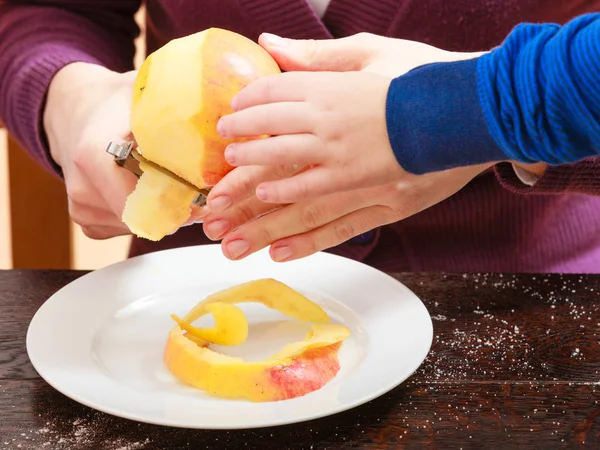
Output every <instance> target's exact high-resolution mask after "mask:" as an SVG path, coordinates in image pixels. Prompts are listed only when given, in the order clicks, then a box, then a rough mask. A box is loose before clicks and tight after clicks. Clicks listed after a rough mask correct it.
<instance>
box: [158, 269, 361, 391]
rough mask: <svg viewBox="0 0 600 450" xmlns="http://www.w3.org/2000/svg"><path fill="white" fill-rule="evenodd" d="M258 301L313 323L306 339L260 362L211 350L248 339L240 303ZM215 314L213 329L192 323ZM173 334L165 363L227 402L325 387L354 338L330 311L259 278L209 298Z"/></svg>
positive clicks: (187, 379) (179, 377) (176, 373)
mask: <svg viewBox="0 0 600 450" xmlns="http://www.w3.org/2000/svg"><path fill="white" fill-rule="evenodd" d="M244 302H259V303H262V304H263V305H265V306H267V307H269V308H272V309H275V310H277V311H279V312H281V313H283V314H285V315H287V316H288V317H292V318H294V319H298V320H302V321H305V322H311V323H313V326H312V328H311V329H310V331H309V332H308V334H307V335H306V337H305V338H304V340H302V341H298V342H292V343H290V344H287V345H286V346H284V347H283V348H282V349H281V350H280V351H279V352H277V353H276V354H275V355H272V356H270V357H268V358H266V359H264V360H262V361H258V362H245V361H244V360H243V359H242V358H239V357H233V356H228V355H225V354H222V353H218V352H215V351H214V350H212V349H210V348H209V345H210V344H219V345H230V346H233V345H239V344H242V343H243V342H244V341H245V340H246V338H247V336H248V321H247V320H246V316H245V315H244V313H243V311H242V310H241V309H240V308H238V307H237V306H234V304H236V303H244ZM209 313H210V314H212V315H213V317H214V319H215V325H214V326H213V327H212V328H197V327H194V326H193V325H191V324H192V322H194V321H195V320H197V319H198V318H200V317H202V316H204V315H206V314H209ZM171 317H172V318H173V320H175V322H176V323H177V325H176V326H175V327H174V328H173V329H172V330H171V331H170V333H169V336H168V339H167V345H166V348H165V353H164V360H165V363H166V365H167V367H168V368H169V370H170V371H171V373H172V374H173V375H175V376H176V377H177V378H178V379H179V380H181V381H182V382H184V383H187V384H189V385H191V386H193V387H195V388H198V389H202V390H204V391H206V392H209V393H211V394H213V395H216V396H219V397H225V398H236V399H247V400H250V401H254V402H264V401H278V400H286V399H290V398H295V397H300V396H303V395H306V394H308V393H310V392H313V391H315V390H318V389H320V388H322V387H323V386H324V385H325V384H327V383H328V382H329V381H331V380H332V379H333V378H334V377H335V375H336V374H337V373H338V371H339V369H340V364H339V360H338V350H339V348H340V346H341V345H342V341H343V340H344V339H346V338H347V337H348V336H349V335H350V330H349V329H348V328H346V327H345V326H343V325H336V324H331V323H330V320H329V317H328V316H327V313H326V312H325V311H324V310H323V309H322V308H321V307H320V306H319V305H317V304H316V303H314V302H312V301H311V300H309V299H308V298H306V297H305V296H303V295H302V294H300V293H299V292H297V291H295V290H294V289H292V288H290V287H289V286H287V285H285V284H283V283H281V282H279V281H276V280H273V279H260V280H255V281H250V282H247V283H243V284H239V285H236V286H233V287H231V288H228V289H224V290H222V291H219V292H216V293H214V294H212V295H209V296H208V297H207V298H205V299H204V300H202V301H201V302H199V303H198V304H197V305H196V306H195V307H194V308H192V310H191V311H190V312H188V313H187V314H186V315H185V316H184V317H183V318H182V319H180V318H179V317H177V316H175V315H172V316H171Z"/></svg>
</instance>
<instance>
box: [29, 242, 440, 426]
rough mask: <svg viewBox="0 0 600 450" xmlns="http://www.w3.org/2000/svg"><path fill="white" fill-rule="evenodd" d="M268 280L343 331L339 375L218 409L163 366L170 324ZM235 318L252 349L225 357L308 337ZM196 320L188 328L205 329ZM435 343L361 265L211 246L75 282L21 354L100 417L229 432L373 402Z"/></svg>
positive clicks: (423, 320)
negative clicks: (300, 391)
mask: <svg viewBox="0 0 600 450" xmlns="http://www.w3.org/2000/svg"><path fill="white" fill-rule="evenodd" d="M266 277H271V278H275V279H277V280H279V281H281V282H283V283H286V284H288V285H289V286H291V287H292V288H294V289H297V290H299V291H300V292H302V293H304V294H305V295H307V296H308V297H309V298H310V299H311V300H313V301H315V302H316V303H318V304H320V305H321V306H322V307H323V308H324V309H325V310H326V311H327V313H328V314H329V316H330V317H331V318H332V321H333V322H337V323H342V324H344V325H346V326H347V327H349V328H350V331H351V333H352V334H351V336H350V337H349V338H347V339H346V341H344V343H343V345H342V348H341V349H340V352H339V357H340V365H341V369H340V371H339V373H338V374H337V376H336V377H335V378H334V379H333V380H331V381H330V382H329V383H328V384H327V385H325V386H324V387H323V388H321V389H320V390H318V391H315V392H312V393H310V394H308V395H306V396H303V397H299V398H295V399H291V400H285V401H279V402H268V403H253V402H249V401H244V400H224V399H220V398H215V397H211V396H210V395H208V394H206V393H204V392H203V391H200V390H197V389H193V388H190V387H188V386H184V385H183V384H181V383H180V382H179V381H178V380H177V379H176V378H175V377H174V376H172V375H171V373H170V372H169V371H168V369H167V368H166V367H165V365H164V364H163V361H162V357H163V349H164V345H165V341H166V337H167V333H168V332H169V330H170V329H171V328H172V327H173V325H174V322H173V321H172V319H171V318H170V317H169V314H170V313H176V314H178V315H179V316H182V315H183V314H185V313H186V312H187V311H188V310H189V309H190V308H191V307H192V306H193V305H194V304H196V303H197V302H198V301H200V300H201V299H202V298H204V297H205V296H206V295H208V294H210V293H212V292H215V291H217V290H220V289H222V288H225V287H228V286H231V285H234V284H238V283H242V282H245V281H249V280H253V279H257V278H266ZM241 307H242V309H244V310H245V312H246V314H247V315H248V321H249V323H250V330H251V331H250V335H249V337H248V341H247V342H246V343H244V344H242V345H241V346H239V348H237V347H233V348H232V347H229V348H227V347H221V348H220V351H222V352H224V353H229V354H237V355H238V356H241V355H244V356H246V357H247V358H248V359H257V358H263V357H266V356H267V355H270V354H273V353H275V352H276V351H277V350H279V349H280V348H281V347H282V346H283V345H284V344H285V343H287V342H290V341H291V340H297V339H302V337H303V335H304V332H305V331H306V329H305V328H302V327H299V326H293V324H292V326H290V325H289V320H290V319H289V318H285V316H283V315H281V314H279V313H278V312H275V311H272V310H270V309H268V308H266V307H264V306H262V305H257V304H244V305H241ZM204 319H206V320H207V322H206V323H205V324H204V325H203V322H202V321H201V320H198V321H197V322H195V323H197V324H200V325H201V326H206V325H208V324H209V323H210V321H211V320H213V319H212V318H211V317H206V318H204ZM283 321H286V322H287V326H286V324H284V322H283ZM300 324H301V323H300ZM301 325H303V324H301ZM301 328H302V329H301ZM432 338H433V326H432V323H431V319H430V317H429V314H428V312H427V310H426V308H425V306H424V305H423V303H422V302H421V301H420V300H419V299H418V298H417V297H416V296H415V295H414V294H413V293H412V292H411V291H410V290H409V289H408V288H406V287H405V286H404V285H403V284H401V283H399V282H398V281H396V280H394V279H393V278H392V277H390V276H388V275H386V274H384V273H382V272H380V271H378V270H375V269H373V268H371V267H369V266H366V265H364V264H361V263H357V262H355V261H352V260H350V259H346V258H341V257H338V256H335V255H331V254H327V253H318V254H315V255H313V256H311V257H308V258H304V259H301V260H299V261H293V262H287V263H284V264H280V263H274V262H272V261H271V259H270V258H269V256H268V253H267V252H266V251H262V252H259V253H256V254H254V255H252V256H251V257H248V258H246V259H244V260H242V261H238V262H232V261H229V260H227V259H226V258H225V257H224V256H223V255H222V254H221V250H220V248H219V246H218V245H204V246H198V247H187V248H180V249H174V250H167V251H162V252H156V253H152V254H148V255H144V256H140V257H136V258H132V259H129V260H126V261H123V262H119V263H117V264H114V265H111V266H108V267H105V268H102V269H100V270H97V271H94V272H91V273H89V274H86V275H84V276H83V277H81V278H79V279H77V280H75V281H74V282H72V283H70V284H69V285H67V286H65V287H64V288H62V289H61V290H59V291H58V292H56V293H55V294H54V295H53V296H52V297H50V299H49V300H48V301H46V302H45V303H44V304H43V305H42V306H41V307H40V309H39V310H38V311H37V313H36V314H35V316H34V317H33V319H32V321H31V324H30V326H29V330H28V332H27V351H28V353H29V358H30V360H31V362H32V364H33V366H34V367H35V369H36V370H37V371H38V373H39V374H40V376H41V377H42V378H44V379H45V380H46V381H47V382H48V383H49V384H50V385H51V386H53V387H54V388H55V389H57V390H58V391H60V392H62V393H63V394H65V395H66V396H68V397H70V398H72V399H73V400H75V401H78V402H80V403H82V404H84V405H87V406H89V407H92V408H95V409H97V410H100V411H104V412H106V413H109V414H113V415H115V416H120V417H125V418H128V419H132V420H137V421H141V422H147V423H153V424H159V425H168V426H176V427H186V428H207V429H236V428H254V427H265V426H275V425H283V424H288V423H294V422H301V421H305V420H310V419H315V418H319V417H323V416H327V415H330V414H334V413H337V412H340V411H344V410H347V409H350V408H353V407H355V406H358V405H360V404H362V403H365V402H367V401H369V400H372V399H374V398H376V397H378V396H380V395H382V394H384V393H386V392H387V391H389V390H391V389H392V388H394V387H396V386H397V385H399V384H400V383H402V382H403V381H404V380H406V379H407V378H408V377H409V376H410V375H411V374H412V373H413V372H414V371H415V370H416V369H417V368H418V367H419V366H420V365H421V363H422V362H423V360H424V359H425V357H426V356H427V353H428V352H429V348H430V346H431V342H432Z"/></svg>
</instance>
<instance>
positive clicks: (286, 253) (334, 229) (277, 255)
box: [269, 206, 394, 262]
mask: <svg viewBox="0 0 600 450" xmlns="http://www.w3.org/2000/svg"><path fill="white" fill-rule="evenodd" d="M393 221H394V219H393V216H392V214H391V211H390V209H389V208H387V207H384V206H371V207H368V208H365V209H361V210H359V211H354V212H352V213H350V214H347V215H345V216H342V217H340V218H339V219H337V220H334V221H333V222H329V223H327V224H325V225H323V226H321V227H319V228H316V229H314V230H312V231H308V232H306V233H302V234H298V235H295V236H291V237H288V238H285V239H281V240H279V241H275V242H274V243H272V244H271V248H270V250H269V254H270V255H271V258H272V259H273V260H274V261H277V262H285V261H292V260H294V259H299V258H304V257H306V256H310V255H312V254H313V253H316V252H319V251H322V250H325V249H328V248H331V247H335V246H336V245H339V244H342V243H344V242H346V241H348V240H350V239H352V238H353V237H355V236H358V235H359V234H362V233H366V232H367V231H370V230H372V229H374V228H377V227H380V226H382V225H387V224H388V223H391V222H393Z"/></svg>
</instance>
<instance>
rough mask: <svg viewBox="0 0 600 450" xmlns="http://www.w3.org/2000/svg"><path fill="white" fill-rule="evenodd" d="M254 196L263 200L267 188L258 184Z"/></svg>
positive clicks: (265, 198)
mask: <svg viewBox="0 0 600 450" xmlns="http://www.w3.org/2000/svg"><path fill="white" fill-rule="evenodd" d="M256 197H257V198H258V199H259V200H262V201H263V202H264V201H266V200H267V188H266V187H264V186H259V187H258V188H256Z"/></svg>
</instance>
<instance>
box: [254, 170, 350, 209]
mask: <svg viewBox="0 0 600 450" xmlns="http://www.w3.org/2000/svg"><path fill="white" fill-rule="evenodd" d="M338 173H340V172H339V171H333V172H332V171H331V170H329V169H328V168H326V167H319V166H317V167H313V168H310V169H308V170H307V171H305V172H303V173H300V174H297V175H294V176H292V177H290V178H286V179H283V180H276V181H268V182H264V183H261V184H259V185H258V187H257V188H256V197H257V198H258V199H259V200H261V201H263V202H266V203H296V202H300V201H303V200H309V199H312V198H315V197H317V196H321V195H327V194H333V193H335V192H341V191H344V190H347V189H350V188H351V187H352V181H354V180H353V179H352V176H351V175H350V174H348V178H346V179H344V178H339V176H338V175H337V174H338ZM342 173H343V171H342Z"/></svg>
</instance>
